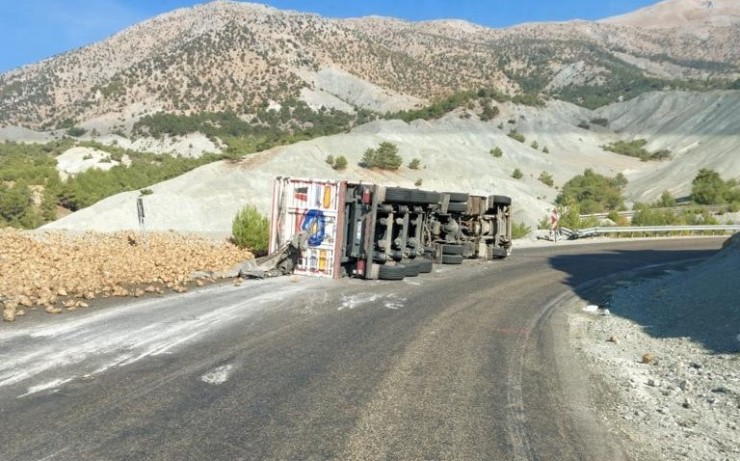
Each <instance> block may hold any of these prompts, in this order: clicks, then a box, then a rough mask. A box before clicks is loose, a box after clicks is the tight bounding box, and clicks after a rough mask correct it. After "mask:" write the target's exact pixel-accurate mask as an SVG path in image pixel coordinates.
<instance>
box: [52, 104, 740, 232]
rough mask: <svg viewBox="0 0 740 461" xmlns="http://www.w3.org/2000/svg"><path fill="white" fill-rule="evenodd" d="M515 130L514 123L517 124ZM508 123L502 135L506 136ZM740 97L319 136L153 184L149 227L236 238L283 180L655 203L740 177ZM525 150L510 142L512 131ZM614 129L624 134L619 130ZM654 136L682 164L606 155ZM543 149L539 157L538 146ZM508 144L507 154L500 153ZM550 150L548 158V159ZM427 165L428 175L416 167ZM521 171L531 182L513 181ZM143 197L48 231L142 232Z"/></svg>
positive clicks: (523, 204) (535, 112)
mask: <svg viewBox="0 0 740 461" xmlns="http://www.w3.org/2000/svg"><path fill="white" fill-rule="evenodd" d="M601 116H603V117H606V118H608V119H609V122H610V123H609V128H610V129H601V128H600V127H598V126H592V128H591V129H584V128H579V127H578V126H577V125H578V124H579V123H580V122H582V121H589V120H591V119H593V118H595V117H601ZM510 122H511V123H510ZM499 126H500V127H499ZM737 127H740V92H717V93H706V94H693V93H654V94H651V95H645V96H643V97H641V98H638V99H636V100H633V101H629V102H626V103H621V104H615V105H612V106H609V107H606V108H603V109H601V110H599V111H597V112H591V111H588V110H586V109H583V108H581V107H577V106H574V105H572V104H569V103H564V102H559V101H552V102H550V103H549V104H548V106H547V107H546V108H532V107H525V106H514V105H510V104H504V105H502V106H501V114H500V115H499V116H498V117H497V118H496V119H495V120H494V121H492V122H486V123H484V122H480V121H478V120H475V119H474V118H471V119H469V118H461V114H450V115H448V116H446V117H444V118H443V119H441V120H436V121H431V122H428V121H421V120H420V121H415V122H413V123H411V124H406V123H404V122H401V121H378V122H373V123H370V124H367V125H364V126H361V127H358V128H357V129H355V130H353V131H352V132H351V133H347V134H341V135H336V136H328V137H324V138H319V139H314V140H311V141H307V142H302V143H298V144H294V145H291V146H285V147H280V148H275V149H272V150H270V151H267V152H263V153H259V154H255V155H251V156H248V157H246V158H245V159H244V160H242V161H240V162H237V163H227V162H218V163H215V164H210V165H206V166H203V167H201V168H198V169H196V170H194V171H192V172H190V173H187V174H185V175H183V176H181V177H179V178H175V179H173V180H170V181H167V182H163V183H160V184H157V185H155V186H154V187H152V190H153V191H154V194H152V195H147V196H145V197H144V203H145V208H146V224H147V227H148V229H157V230H169V229H172V230H177V231H186V232H197V233H205V234H212V235H228V234H230V232H231V220H232V218H233V216H234V214H235V213H236V212H237V210H239V209H240V208H241V207H243V206H244V205H245V204H247V203H252V204H255V205H256V206H258V207H259V208H260V209H261V210H262V211H263V212H267V211H268V210H269V208H270V197H271V193H272V190H271V183H272V179H273V178H274V177H275V176H296V177H316V178H346V179H350V180H354V181H367V182H376V183H380V184H388V185H401V186H405V187H414V183H415V182H416V181H418V180H421V181H422V186H421V187H423V188H425V189H432V190H439V191H470V192H473V193H480V194H491V193H496V194H504V195H509V196H511V197H512V198H513V199H514V203H515V209H516V215H515V217H516V219H517V220H522V221H524V222H526V223H527V224H529V225H535V224H536V222H537V221H538V220H539V219H541V218H542V217H543V216H545V215H546V214H547V210H548V208H549V207H550V206H551V205H550V204H551V203H552V201H553V200H554V199H555V196H556V195H557V192H558V191H557V190H556V189H554V188H550V187H547V186H545V185H544V184H542V183H541V182H539V181H538V180H537V178H538V176H539V175H540V173H542V172H543V171H544V172H548V173H550V174H552V175H553V177H554V179H555V184H556V185H558V186H561V185H563V184H564V183H565V182H566V181H567V180H568V179H570V178H571V177H573V176H574V175H576V174H579V173H582V172H583V170H584V169H586V168H592V169H593V170H594V171H596V172H598V173H602V174H606V175H609V176H614V175H616V174H617V173H624V174H625V175H626V176H627V177H628V179H630V181H631V182H630V185H629V186H628V189H627V192H628V194H629V195H628V198H630V199H633V200H634V199H639V200H646V199H653V198H655V197H657V196H658V195H660V193H661V192H662V191H663V190H665V189H668V190H672V191H674V193H675V194H676V195H681V194H683V193H685V192H686V191H687V190H689V189H690V183H691V180H692V179H693V178H694V177H695V176H696V172H697V171H698V170H699V169H700V168H715V169H717V171H720V172H721V173H722V174H723V176H724V177H725V178H726V179H729V178H731V177H740V155H738V150H740V139H738V128H737ZM512 128H516V130H517V131H519V132H520V133H522V134H524V135H525V137H526V142H525V143H520V142H517V141H515V140H513V139H511V138H510V137H508V136H507V133H508V132H509V130H510V129H512ZM612 130H614V131H612ZM641 137H644V138H646V139H648V140H650V144H649V145H648V148H650V149H651V150H657V149H663V148H668V149H671V150H672V151H673V152H674V153H675V159H672V160H671V161H669V162H663V163H655V162H651V163H645V162H641V161H639V160H638V159H635V158H631V157H625V156H622V155H617V154H613V153H609V152H604V151H603V150H602V149H601V147H600V146H602V145H604V144H607V143H609V142H612V141H615V140H618V139H627V140H629V139H634V138H641ZM383 141H390V142H392V143H394V144H396V145H397V146H398V147H399V149H400V154H401V156H402V157H403V158H404V166H403V167H402V168H401V169H400V170H399V171H397V172H389V171H371V170H367V169H363V168H360V167H359V166H358V163H359V162H360V160H361V158H362V155H363V153H364V151H365V150H366V149H368V148H373V147H377V145H378V144H379V143H380V142H383ZM533 141H537V144H538V146H539V148H538V149H534V148H532V147H531V143H532V142H533ZM495 146H498V147H500V148H501V149H502V150H503V152H504V155H503V157H502V158H495V157H493V156H492V155H490V153H489V151H490V150H491V149H492V148H493V147H495ZM543 146H547V148H548V150H549V152H550V153H549V154H546V153H543V152H542V147H543ZM330 154H331V155H333V156H334V157H337V156H339V155H344V156H345V157H346V158H347V159H348V161H349V166H348V168H347V169H346V170H345V171H342V172H337V171H334V170H333V169H332V168H330V167H329V166H328V165H327V164H326V162H325V159H326V157H327V156H328V155H330ZM414 158H418V159H420V160H421V165H422V167H421V168H420V169H418V170H412V169H409V168H408V166H407V165H408V162H410V161H411V160H412V159H414ZM515 168H519V169H520V170H521V171H522V172H523V173H524V175H525V176H524V178H523V179H522V180H515V179H513V178H511V173H512V172H513V171H514V169H515ZM138 195H139V194H138V192H130V193H125V194H119V195H116V196H114V197H110V198H108V199H106V200H103V201H101V202H99V203H97V204H95V205H93V206H92V207H89V208H87V209H84V210H80V211H78V212H76V213H73V214H71V215H69V216H67V217H65V218H62V219H60V220H59V221H56V222H54V223H51V224H49V225H47V226H46V227H45V228H48V229H71V230H87V229H90V230H102V231H113V230H119V229H137V228H138V222H137V216H136V204H135V202H136V197H137V196H138Z"/></svg>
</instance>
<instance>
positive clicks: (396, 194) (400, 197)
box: [385, 187, 414, 203]
mask: <svg viewBox="0 0 740 461" xmlns="http://www.w3.org/2000/svg"><path fill="white" fill-rule="evenodd" d="M413 192H414V191H413V190H412V189H404V188H403V187H393V188H391V187H389V188H387V189H386V190H385V201H386V202H403V203H406V202H409V201H411V194H412V193H413Z"/></svg>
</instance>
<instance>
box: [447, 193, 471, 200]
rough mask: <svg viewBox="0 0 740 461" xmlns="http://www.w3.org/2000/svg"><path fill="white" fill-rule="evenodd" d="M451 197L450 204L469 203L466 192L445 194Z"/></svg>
mask: <svg viewBox="0 0 740 461" xmlns="http://www.w3.org/2000/svg"><path fill="white" fill-rule="evenodd" d="M445 194H447V195H449V196H450V202H467V201H468V196H469V194H467V193H466V192H445Z"/></svg>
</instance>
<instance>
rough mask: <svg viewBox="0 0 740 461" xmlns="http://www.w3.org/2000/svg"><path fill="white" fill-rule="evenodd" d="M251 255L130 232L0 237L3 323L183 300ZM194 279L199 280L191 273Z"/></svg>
mask: <svg viewBox="0 0 740 461" xmlns="http://www.w3.org/2000/svg"><path fill="white" fill-rule="evenodd" d="M250 258H252V254H251V253H250V252H249V251H247V250H243V249H239V248H237V247H236V246H234V245H232V244H231V243H228V242H224V241H221V242H218V241H213V240H208V239H204V238H200V237H194V236H187V235H182V234H176V233H155V234H150V235H148V236H147V239H146V242H144V241H142V239H141V238H140V236H139V235H137V234H136V233H133V232H119V233H115V234H101V233H85V234H81V235H67V234H62V233H46V234H43V235H41V236H33V235H29V234H28V233H24V232H20V231H17V230H13V229H5V230H0V274H2V275H1V276H0V308H1V309H2V311H3V319H4V320H5V321H13V320H15V319H16V318H17V317H19V316H22V315H24V314H25V313H26V312H27V311H28V310H29V309H36V308H38V309H44V310H46V312H49V313H53V314H58V313H61V312H63V311H64V310H74V309H77V308H80V307H87V306H88V305H89V303H90V300H94V299H98V298H107V297H112V296H120V297H125V296H135V297H138V296H143V295H144V294H146V293H164V292H165V291H174V292H184V291H187V289H188V287H189V286H193V285H196V286H202V285H204V284H205V283H210V282H214V281H216V280H217V279H220V278H224V277H226V276H227V274H226V272H227V271H228V270H229V269H230V268H232V267H234V266H235V265H236V264H238V263H240V262H243V261H245V260H247V259H250ZM196 272H197V273H198V277H195V276H194V273H196Z"/></svg>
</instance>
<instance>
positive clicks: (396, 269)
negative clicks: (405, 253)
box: [378, 264, 406, 280]
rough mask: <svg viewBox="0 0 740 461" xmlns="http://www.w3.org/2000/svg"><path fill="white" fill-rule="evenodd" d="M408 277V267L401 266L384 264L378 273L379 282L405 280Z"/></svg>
mask: <svg viewBox="0 0 740 461" xmlns="http://www.w3.org/2000/svg"><path fill="white" fill-rule="evenodd" d="M405 276H406V267H405V266H401V265H396V266H391V265H389V264H383V265H382V266H380V270H379V272H378V279H379V280H403V278H404V277H405Z"/></svg>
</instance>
